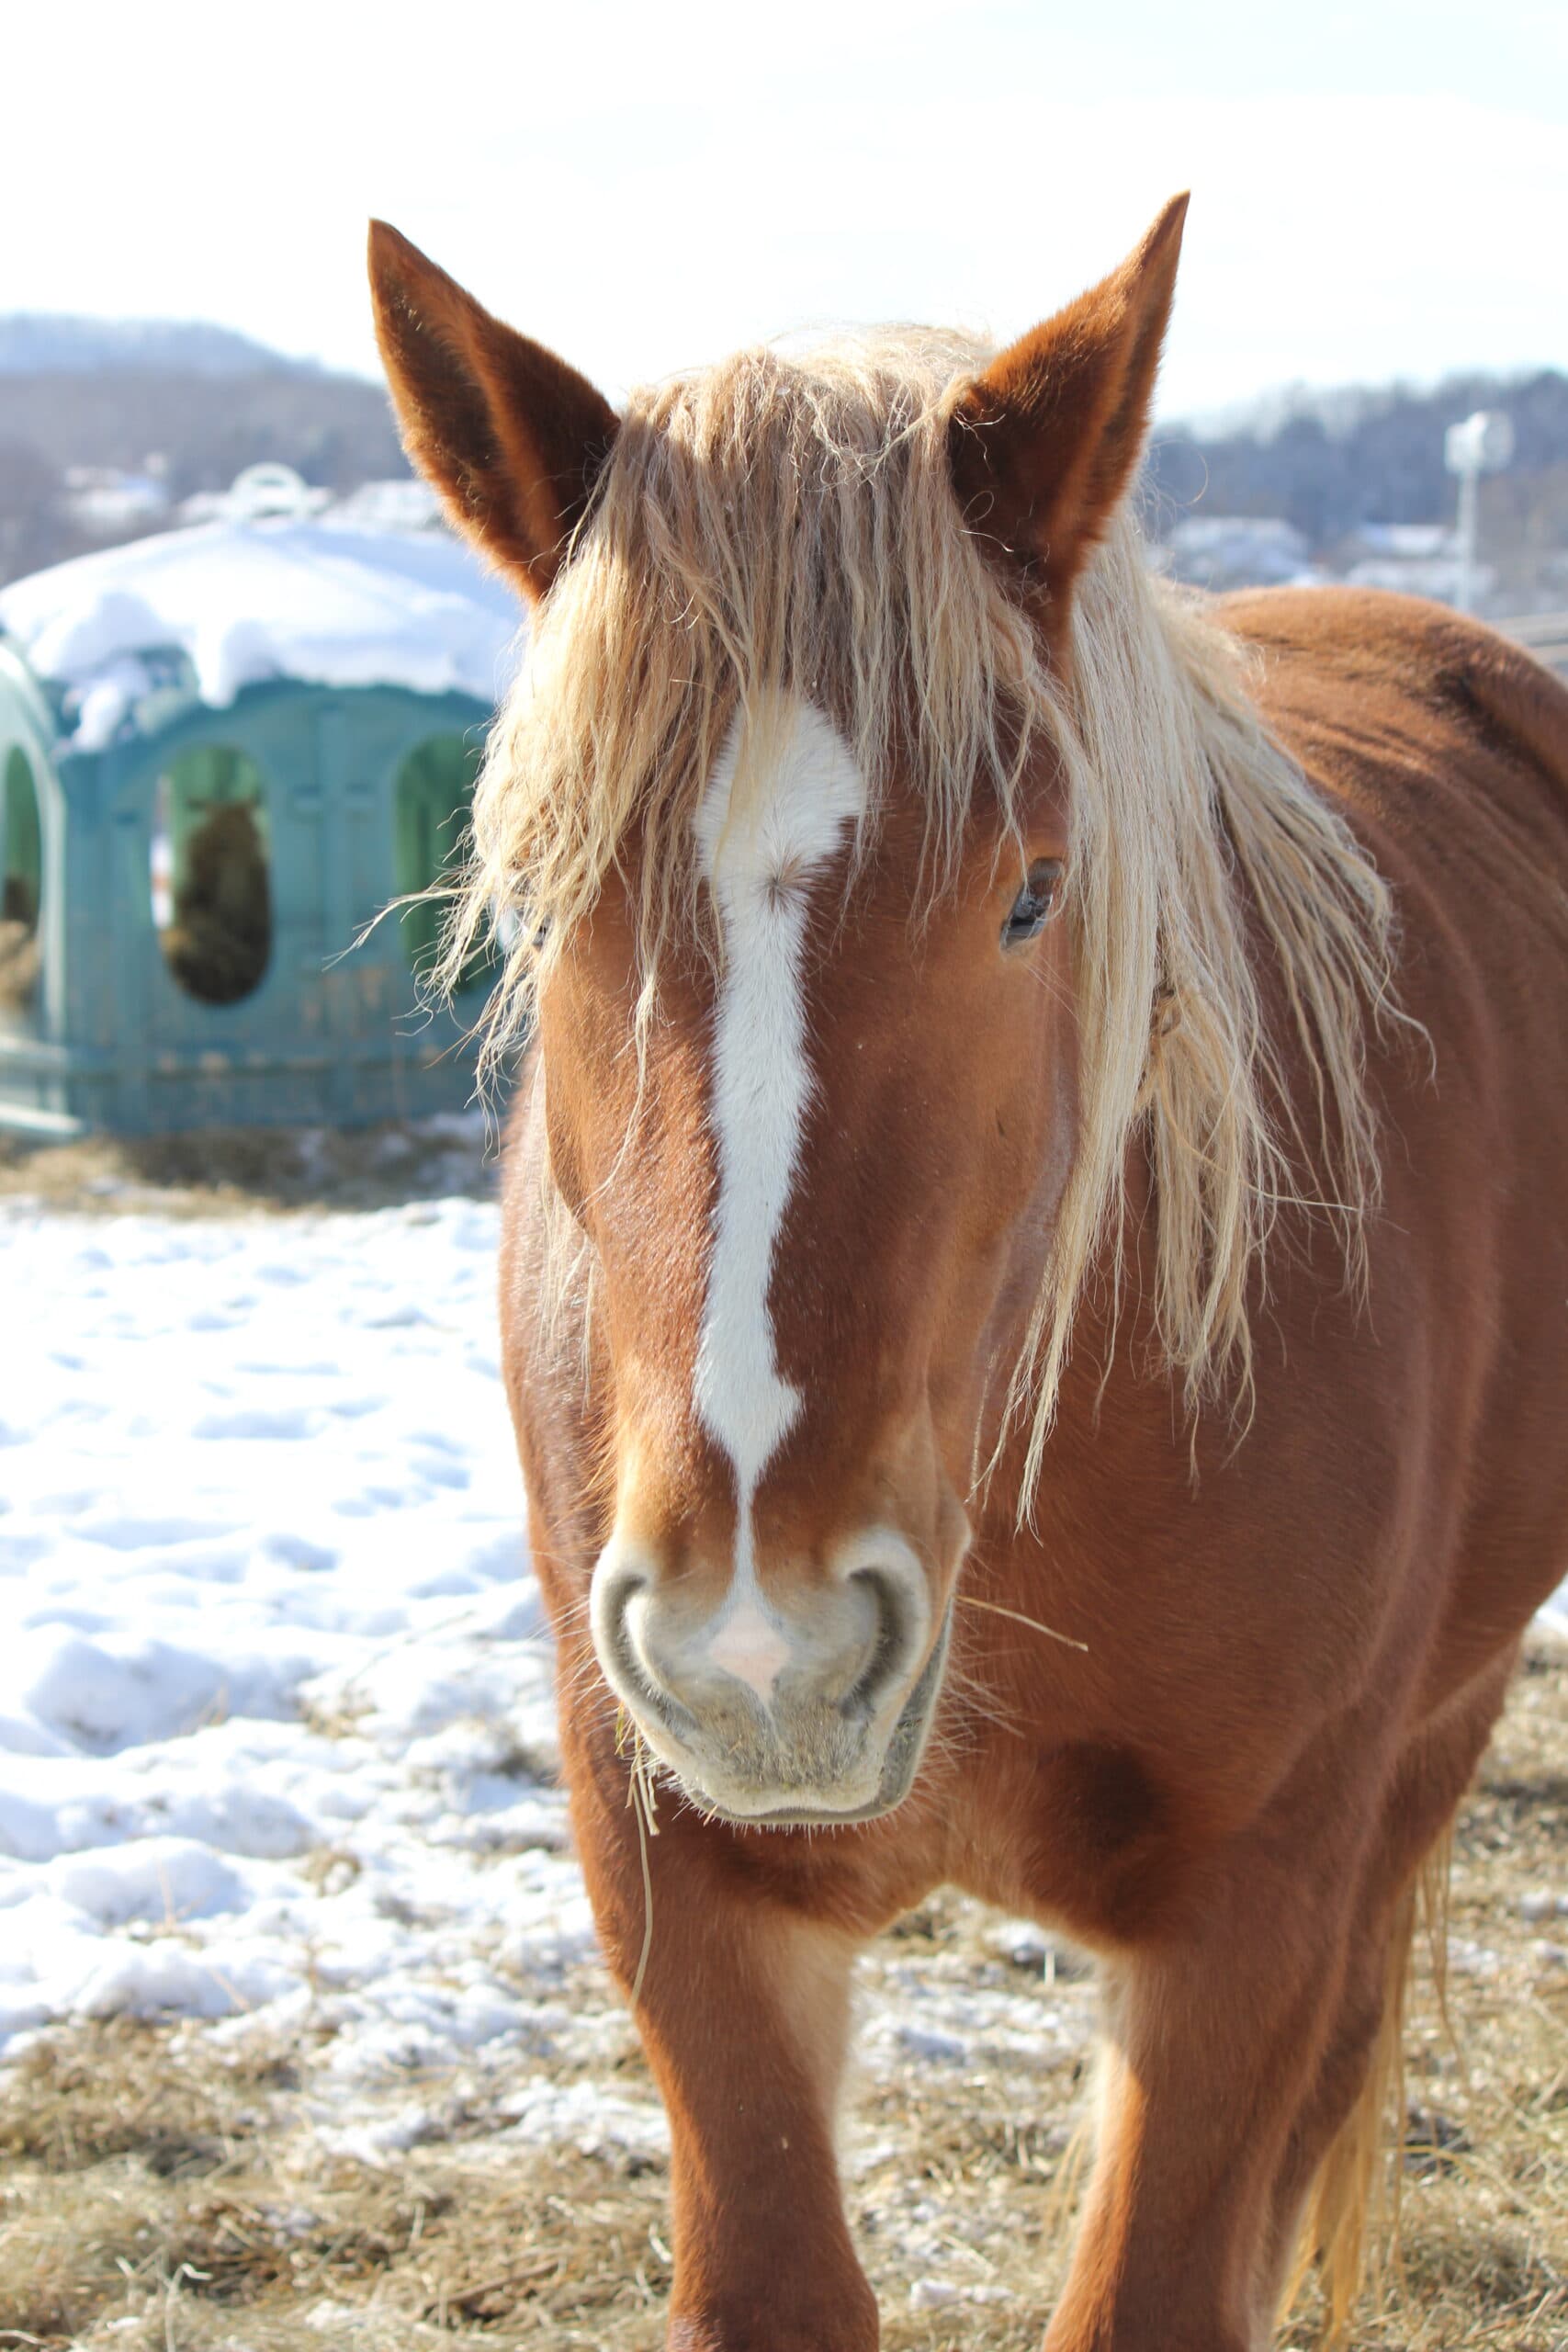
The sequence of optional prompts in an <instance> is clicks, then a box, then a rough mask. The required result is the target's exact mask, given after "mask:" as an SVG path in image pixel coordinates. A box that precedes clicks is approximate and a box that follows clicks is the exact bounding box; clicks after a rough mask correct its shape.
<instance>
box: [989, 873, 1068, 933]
mask: <svg viewBox="0 0 1568 2352" xmlns="http://www.w3.org/2000/svg"><path fill="white" fill-rule="evenodd" d="M1061 887H1062V865H1061V860H1060V859H1059V858H1055V857H1040V858H1036V859H1035V861H1034V864H1033V865H1032V866H1031V867H1030V869H1029V878H1028V880H1027V881H1026V882H1025V884H1024V886H1023V888H1022V889H1021V891H1020V892H1019V894H1018V896H1017V898H1016V899H1014V900H1013V902H1012V911H1011V913H1010V915H1009V916H1008V919H1007V921H1006V922H1004V923H1003V925H1002V945H1003V946H1004V947H1021V946H1023V945H1024V944H1025V943H1026V942H1027V941H1029V940H1031V939H1038V937H1039V936H1040V933H1042V932H1043V930H1044V928H1045V926H1046V924H1047V923H1048V922H1050V920H1051V917H1052V916H1053V915H1054V914H1055V911H1056V899H1057V897H1058V895H1059V893H1060V890H1061Z"/></svg>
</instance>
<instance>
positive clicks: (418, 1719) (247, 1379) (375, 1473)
mask: <svg viewBox="0 0 1568 2352" xmlns="http://www.w3.org/2000/svg"><path fill="white" fill-rule="evenodd" d="M494 1249H495V1213H494V1211H493V1209H491V1208H490V1207H488V1206H486V1205H483V1204H479V1203H476V1202H473V1201H468V1200H453V1201H444V1202H439V1203H434V1204H421V1205H417V1206H412V1207H407V1208H400V1209H395V1210H387V1211H382V1212H379V1213H377V1214H374V1215H367V1216H309V1217H302V1218H263V1217H255V1218H249V1219H243V1220H236V1221H234V1222H232V1223H219V1222H208V1221H200V1220H179V1219H173V1218H169V1219H165V1218H161V1217H156V1216H120V1217H105V1218H101V1219H93V1220H83V1219H79V1218H72V1217H59V1216H49V1215H41V1214H35V1213H30V1212H28V1210H26V1209H24V1208H13V1209H9V1210H7V1211H6V1212H5V1214H4V1216H0V1297H3V1298H4V1300H5V1302H6V1313H5V1327H4V1328H5V1332H6V1344H5V1348H4V1354H3V1359H0V1857H3V1858H4V1859H0V1917H3V1919H4V1930H3V1932H0V2037H5V2038H7V2039H11V2038H14V2037H16V2036H17V2034H19V2033H26V2032H27V2030H28V2029H31V2028H34V2027H37V2026H39V2025H43V2024H47V2023H50V2022H54V2021H59V2020H66V2019H70V2018H78V2017H84V2016H86V2017H102V2016H106V2015H108V2014H111V2013H113V2012H114V2011H116V2010H121V2009H124V2010H130V2011H133V2012H137V2013H143V2014H151V2013H160V2012H167V2011H173V2012H176V2013H179V2012H183V2013H186V2014H187V2015H192V2016H195V2017H198V2018H212V2019H220V2018H234V2019H236V2020H244V2019H247V2018H265V2019H266V2020H268V2021H270V2022H275V2023H276V2024H277V2025H278V2026H287V2025H288V2023H289V2022H290V2020H294V2019H297V2020H298V2021H299V2024H301V2025H305V2024H310V2025H311V2026H315V2027H321V2028H324V2029H330V2030H332V2033H331V2039H330V2042H329V2043H328V2045H327V2048H328V2055H327V2057H326V2059H325V2062H324V2063H325V2064H326V2067H327V2069H328V2072H329V2074H330V2075H333V2076H334V2077H336V2079H337V2083H338V2086H339V2087H340V2088H341V2089H342V2090H343V2091H344V2093H345V2094H347V2096H345V2097H344V2098H343V2101H342V2109H343V2116H344V2136H345V2141H353V2140H354V2138H355V2133H356V2131H357V2132H360V2133H363V2131H365V2130H367V2129H368V2130H371V2131H379V2132H380V2133H382V2134H383V2135H385V2134H387V2133H389V2132H391V2133H393V2134H396V2133H397V2132H398V2131H417V2130H418V2129H420V2128H421V2120H420V2115H419V2113H418V2111H417V2110H411V2112H410V2113H409V2115H407V2116H406V2117H403V2118H401V2119H400V2118H399V2116H398V2115H397V2114H395V2113H394V2114H393V2115H392V2116H391V2117H390V2118H388V2116H387V2115H386V2114H385V2113H384V2112H381V2111H380V2110H379V2109H378V2120H376V2121H375V2122H374V2123H373V2124H371V2125H368V2126H367V2125H366V2124H365V2123H364V2121H363V2113H362V2111H360V2110H357V2109H356V2105H355V2098H354V2096H353V2091H354V2088H355V2085H356V2084H360V2083H363V2084H364V2085H365V2086H367V2087H368V2086H370V2085H372V2084H374V2083H385V2082H388V2081H390V2080H393V2079H395V2078H398V2077H402V2078H404V2079H408V2078H411V2077H412V2076H419V2077H422V2078H424V2079H426V2080H429V2079H433V2078H435V2077H438V2076H439V2075H440V2072H441V2070H442V2068H443V2067H444V2066H446V2065H449V2064H457V2063H458V2062H459V2061H461V2062H464V2063H467V2064H494V2065H497V2066H500V2065H503V2064H507V2063H508V2062H509V2061H510V2062H513V2063H514V2062H515V2059H516V2056H517V2053H518V2052H519V2050H520V2049H526V2048H527V2047H529V2046H534V2047H538V2046H539V2045H540V2043H541V2042H542V2041H547V2040H550V2039H551V2038H552V2037H554V2036H556V2035H558V2032H559V2031H561V2030H565V2029H566V2028H567V2026H568V2024H569V2021H568V2020H566V2019H564V2018H562V2017H561V2016H560V2015H558V2000H559V1986H560V1985H561V1982H562V1980H563V1975H564V1973H565V1972H567V1971H568V1970H569V1969H570V1968H571V1967H573V1966H574V1965H575V1964H577V1963H579V1962H582V1961H584V1960H586V1959H587V1958H588V1957H589V1956H590V1954H591V1952H592V1927H591V1922H590V1918H589V1913H588V1906H587V1902H586V1898H585V1896H584V1894H583V1892H582V1885H581V1878H580V1876H579V1874H578V1871H577V1869H576V1866H575V1864H574V1863H573V1862H572V1861H571V1860H570V1858H569V1856H568V1854H567V1852H566V1843H567V1839H566V1827H565V1806H564V1800H563V1798H562V1797H561V1795H560V1793H559V1792H558V1790H557V1788H556V1787H555V1786H554V1784H553V1781H554V1775H553V1764H554V1757H555V1726H554V1715H553V1702H552V1698H551V1690H550V1673H549V1656H548V1648H547V1640H546V1638H545V1635H544V1633H543V1629H542V1626H541V1621H540V1613H539V1605H538V1598H537V1593H536V1587H535V1584H534V1581H533V1578H532V1577H531V1576H530V1575H529V1573H528V1564H527V1556H526V1551H525V1542H524V1534H523V1503H522V1492H521V1487H520V1485H519V1480H518V1473H517V1466H516V1461H515V1456H514V1454H513V1447H512V1435H511V1430H510V1427H509V1425H508V1422H507V1419H506V1413H505V1408H504V1405H503V1402H502V1391H501V1386H500V1382H499V1379H498V1376H497V1366H496V1355H495V1344H496V1343H495V1335H494V1302H493V1287H494V1285H493V1260H494ZM322 2087H323V2089H326V2088H328V2087H329V2086H327V2085H325V2084H323V2086H322ZM573 2096H575V2097H576V2098H578V2099H579V2100H580V2101H581V2092H578V2093H576V2094H574V2095H573ZM568 2105H569V2107H570V2100H569V2101H568ZM534 2107H535V2109H536V2110H537V2112H536V2114H535V2116H534V2120H535V2122H536V2124H537V2126H538V2128H539V2129H540V2130H541V2131H547V2132H552V2133H553V2132H554V2131H557V2130H558V2129H562V2128H570V2126H571V2124H572V2121H573V2118H572V2116H571V2115H570V2113H559V2112H556V2111H554V2109H550V2102H549V2101H548V2099H547V2098H546V2099H543V2100H542V2101H541V2099H540V2098H538V2097H536V2098H535V2100H534ZM547 2109H550V2111H548V2112H547V2111H546V2110H547ZM518 2120H519V2122H520V2124H522V2125H523V2126H524V2127H525V2129H526V2126H527V2124H528V2120H529V2114H528V2110H527V2107H526V2102H525V2105H524V2111H523V2112H521V2113H520V2115H519V2119H518ZM576 2120H577V2121H578V2122H579V2123H584V2122H587V2123H592V2120H593V2119H592V2118H586V2119H585V2118H581V2117H579V2118H577V2119H576ZM606 2120H607V2121H608V2122H609V2123H610V2124H611V2125H617V2124H618V2126H619V2129H618V2131H617V2136H620V2137H633V2136H636V2135H637V2133H641V2134H644V2135H647V2134H652V2135H653V2136H654V2137H657V2136H658V2132H659V2128H660V2127H659V2122H658V2119H657V2118H656V2116H655V2115H654V2114H653V2112H652V2111H651V2109H650V2110H649V2111H648V2112H646V2113H643V2114H639V2115H637V2116H634V2117H625V2116H621V2117H617V2116H616V2115H615V2113H613V2112H612V2113H611V2114H610V2115H609V2116H608V2118H607V2119H606V2118H604V2117H602V2118H600V2119H599V2121H600V2122H601V2123H603V2122H604V2121H606ZM587 2136H589V2137H592V2131H588V2134H587Z"/></svg>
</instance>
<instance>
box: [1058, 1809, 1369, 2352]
mask: <svg viewBox="0 0 1568 2352" xmlns="http://www.w3.org/2000/svg"><path fill="white" fill-rule="evenodd" d="M1307 1777H1308V1778H1309V1779H1311V1780H1314V1781H1315V1780H1317V1779H1318V1776H1317V1775H1315V1774H1312V1775H1308V1776H1307ZM1324 1795H1325V1791H1324V1790H1323V1789H1322V1786H1321V1782H1320V1783H1319V1786H1318V1787H1317V1788H1315V1789H1307V1790H1305V1791H1304V1792H1303V1791H1302V1790H1301V1789H1298V1792H1297V1801H1296V1802H1295V1803H1294V1804H1291V1805H1290V1806H1289V1807H1288V1809H1287V1808H1283V1807H1281V1808H1278V1809H1271V1811H1270V1814H1269V1815H1265V1816H1264V1817H1263V1819H1262V1820H1261V1821H1260V1822H1259V1823H1258V1825H1257V1826H1256V1827H1255V1828H1254V1829H1253V1830H1252V1831H1250V1832H1249V1833H1247V1835H1246V1836H1244V1837H1242V1838H1238V1839H1236V1840H1235V1843H1234V1845H1232V1846H1231V1847H1229V1848H1227V1849H1225V1850H1224V1852H1223V1853H1221V1854H1219V1855H1215V1856H1213V1857H1211V1858H1210V1860H1208V1862H1207V1863H1206V1865H1205V1866H1204V1869H1203V1873H1202V1880H1201V1886H1197V1887H1195V1888H1194V1890H1193V1896H1192V1900H1191V1904H1190V1911H1189V1912H1188V1914H1187V1916H1185V1917H1184V1918H1183V1919H1182V1920H1181V1922H1180V1923H1179V1924H1177V1923H1172V1924H1171V1925H1170V1926H1169V1927H1168V1928H1167V1929H1166V1931H1165V1933H1164V1934H1163V1935H1160V1936H1158V1937H1156V1938H1155V1939H1152V1940H1151V1941H1150V1942H1149V1943H1148V1944H1147V1945H1146V1946H1144V1947H1141V1948H1139V1949H1138V1950H1136V1951H1134V1953H1133V1954H1132V1955H1131V1956H1130V1957H1128V1958H1127V1959H1125V1960H1123V1961H1122V1962H1118V1963H1117V1964H1116V1966H1115V1967H1114V1968H1113V1969H1112V1971H1111V1974H1110V1979H1109V1984H1110V2000H1109V2004H1108V2020H1107V2021H1108V2028H1109V2036H1108V2046H1107V2050H1106V2052H1105V2060H1104V2073H1103V2076H1102V2085H1101V2093H1102V2095H1101V2103H1100V2138H1099V2147H1098V2152H1097V2155H1096V2160H1095V2165H1094V2170H1093V2173H1092V2175H1091V2177H1090V2180H1089V2190H1088V2194H1087V2197H1086V2199H1085V2208H1084V2213H1083V2218H1082V2221H1081V2222H1080V2225H1079V2231H1078V2236H1077V2245H1076V2246H1075V2248H1074V2254H1073V2261H1072V2266H1071V2268H1070V2271H1069V2274H1068V2278H1067V2281H1066V2287H1065V2289H1064V2290H1063V2294H1062V2299H1061V2301H1060V2303H1059V2305H1058V2307H1057V2310H1056V2312H1055V2316H1054V2318H1053V2320H1052V2323H1051V2325H1050V2328H1049V2329H1048V2331H1047V2334H1046V2338H1045V2345H1046V2352H1259V2347H1261V2346H1264V2345H1265V2344H1267V2343H1268V2342H1269V2334H1270V2322H1271V2317H1272V2306H1271V2301H1270V2298H1269V2293H1268V2292H1267V2291H1266V2284H1265V2281H1264V2278H1263V2276H1262V2271H1263V2259H1262V2257H1263V2254H1264V2249H1265V2246H1266V2244H1267V2239H1268V2232H1269V2220H1270V2212H1271V2198H1272V2191H1273V2187H1274V2182H1275V2179H1276V2177H1277V2174H1278V2171H1279V2167H1280V2161H1281V2158H1282V2155H1283V2153H1284V2149H1285V2145H1286V2142H1287V2139H1288V2137H1289V2133H1290V2131H1291V2127H1292V2122H1293V2120H1294V2119H1295V2116H1296V2114H1297V2113H1298V2111H1299V2109H1300V2108H1301V2106H1302V2103H1303V2099H1304V2098H1305V2097H1306V2096H1307V2093H1308V2091H1309V2089H1310V2086H1311V2083H1312V2080H1313V2076H1314V2071H1315V2069H1316V2065H1317V2063H1318V2058H1319V2054H1320V2052H1321V2051H1322V2049H1323V2046H1324V2041H1325V2036H1326V2033H1327V2030H1328V2027H1329V2022H1330V2019H1331V2017H1332V2008H1333V2000H1334V1994H1335V1989H1336V1978H1337V1964H1338V1960H1339V1955H1340V1952H1341V1951H1342V1949H1343V1940H1344V1934H1345V1925H1346V1917H1347V1910H1348V1902H1349V1899H1350V1897H1349V1894H1348V1893H1346V1892H1345V1891H1344V1890H1346V1889H1347V1888H1352V1889H1353V1886H1354V1883H1355V1878H1356V1872H1357V1868H1358V1865H1359V1861H1360V1859H1361V1855H1362V1853H1363V1852H1364V1849H1365V1846H1366V1842H1367V1836H1368V1828H1367V1825H1366V1824H1365V1823H1364V1822H1357V1821H1356V1820H1355V1819H1354V1818H1352V1817H1350V1816H1349V1815H1345V1817H1343V1818H1342V1819H1341V1820H1340V1821H1339V1822H1338V1824H1337V1826H1336V1825H1335V1824H1334V1823H1333V1821H1332V1817H1331V1816H1330V1817H1329V1818H1328V1819H1326V1820H1325V1815H1324V1811H1323V1806H1322V1799H1323V1796H1324ZM1314 1798H1315V1799H1317V1800H1318V1801H1317V1802H1316V1803H1314Z"/></svg>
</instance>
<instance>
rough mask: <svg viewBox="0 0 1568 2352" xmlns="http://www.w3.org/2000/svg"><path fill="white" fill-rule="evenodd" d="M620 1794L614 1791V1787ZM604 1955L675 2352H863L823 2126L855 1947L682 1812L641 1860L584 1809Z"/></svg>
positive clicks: (618, 1819) (754, 1860)
mask: <svg viewBox="0 0 1568 2352" xmlns="http://www.w3.org/2000/svg"><path fill="white" fill-rule="evenodd" d="M624 1785H625V1783H624V1778H623V1781H622V1786H623V1787H624ZM577 1828H578V1842H579V1846H580V1849H581V1853H582V1858H583V1864H584V1869H585V1871H586V1874H587V1877H588V1882H589V1890H590V1893H591V1894H592V1898H593V1905H594V1909H595V1912H596V1915H597V1917H598V1922H599V1928H600V1935H601V1939H602V1941H603V1943H604V1950H605V1952H606V1956H607V1957H608V1959H609V1961H610V1964H611V1966H612V1967H613V1969H614V1970H615V1974H616V1976H617V1977H618V1978H619V1979H620V1981H621V1984H622V1985H623V1987H624V1988H625V1989H626V1990H628V1991H629V1990H630V1989H631V1988H632V1987H633V1985H636V1983H637V1975H638V1972H639V1970H640V1971H641V1977H642V1982H641V1986H640V1990H639V1991H638V1993H637V2001H636V2006H635V2015H636V2018H637V2029H638V2031H639V2033H640V2034H641V2037H642V2042H643V2047H644V2049H645V2050H646V2051H647V2052H648V2056H649V2064H651V2066H652V2068H653V2072H654V2074H655V2075H656V2076H657V2078H658V2082H659V2086H660V2090H661V2092H662V2093H663V2097H664V2105H665V2109H666V2111H667V2112H668V2115H669V2118H670V2133H671V2193H672V2203H673V2218H674V2256H675V2279H674V2286H673V2290H672V2292H671V2306H670V2336H669V2341H670V2345H671V2352H874V2346H875V2345H876V2342H877V2319H876V2304H875V2301H874V2297H873V2295H872V2291H871V2289H870V2287H869V2285H868V2284H867V2282H866V2278H865V2275H864V2273H863V2271H862V2269H861V2267H860V2264H859V2263H858V2261H857V2260H856V2258H855V2254H854V2249H853V2247H852V2245H851V2243H850V2235H849V2229H848V2226H847V2223H846V2222H845V2218H844V2210H843V2201H842V2197H841V2194H840V2186H839V2174H838V2164H837V2159H836V2156H835V2153H834V2146H833V2120H834V2109H835V2105H836V2101H837V2096H838V2088H839V2081H840V2073H841V2071H842V2065H843V2057H844V2050H845V2044H846V2041H847V2035H848V2020H849V1981H850V1971H851V1966H852V1961H853V1958H854V1953H855V1951H856V1949H857V1948H858V1942H859V1939H858V1938H856V1937H854V1936H852V1935H850V1934H847V1933H845V1932H844V1931H843V1930H842V1929H840V1928H829V1927H827V1926H824V1925H822V1924H820V1923H818V1922H817V1921H815V1920H813V1919H811V1918H809V1917H806V1916H804V1915H803V1913H802V1912H801V1910H800V1909H798V1908H795V1907H791V1906H789V1905H786V1904H785V1903H784V1902H783V1901H780V1900H778V1899H777V1898H776V1897H775V1896H773V1895H771V1894H770V1893H769V1892H768V1873H767V1871H766V1868H765V1864H764V1863H763V1861H762V1860H761V1859H760V1858H759V1857H758V1856H757V1855H756V1854H755V1853H750V1854H744V1855H743V1854H741V1853H739V1852H737V1851H735V1850H733V1849H728V1847H727V1844H726V1841H725V1840H724V1839H723V1838H722V1835H720V1836H718V1837H716V1836H715V1834H714V1832H713V1831H712V1830H711V1829H710V1828H708V1827H707V1826H706V1825H704V1824H702V1823H699V1822H697V1821H696V1819H695V1817H694V1816H693V1815H689V1814H678V1815H673V1816H671V1817H670V1818H669V1819H668V1820H667V1821H666V1822H665V1823H664V1824H663V1825H662V1826H661V1828H660V1836H659V1837H658V1838H657V1840H656V1841H654V1842H653V1843H652V1844H651V1846H650V1849H649V1865H650V1875H651V1881H652V1887H653V1917H652V1931H651V1936H650V1937H649V1939H648V1946H647V1957H646V1963H645V1962H644V1958H643V1946H644V1934H645V1920H646V1917H647V1915H646V1911H645V1905H644V1895H643V1883H642V1868H641V1860H640V1857H639V1855H638V1851H637V1838H636V1829H635V1823H634V1821H633V1816H632V1815H630V1814H629V1813H628V1812H627V1811H626V1808H625V1806H624V1804H621V1805H615V1804H602V1805H601V1804H580V1805H579V1806H578V1808H577Z"/></svg>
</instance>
